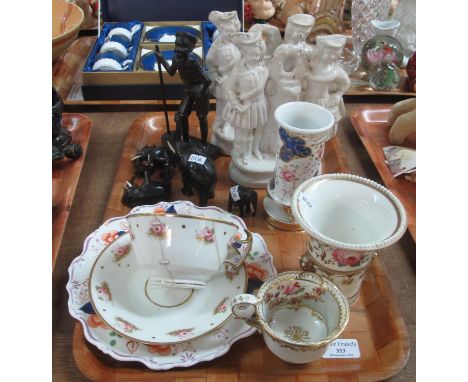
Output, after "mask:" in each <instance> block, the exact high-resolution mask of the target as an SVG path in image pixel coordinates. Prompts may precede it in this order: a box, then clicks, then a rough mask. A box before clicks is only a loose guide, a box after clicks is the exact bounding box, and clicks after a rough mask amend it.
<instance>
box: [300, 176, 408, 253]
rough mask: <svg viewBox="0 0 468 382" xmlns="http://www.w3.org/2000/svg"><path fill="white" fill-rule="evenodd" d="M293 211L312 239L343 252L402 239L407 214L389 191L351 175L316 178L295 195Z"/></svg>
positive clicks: (306, 182) (361, 249) (374, 248)
mask: <svg viewBox="0 0 468 382" xmlns="http://www.w3.org/2000/svg"><path fill="white" fill-rule="evenodd" d="M291 210H292V213H293V215H294V218H295V219H296V221H297V222H298V223H299V224H300V225H301V227H302V228H303V229H304V230H306V231H307V233H308V234H309V235H311V236H312V237H313V238H315V239H317V240H320V242H322V243H325V244H327V245H330V246H334V247H338V248H341V249H343V250H354V251H372V250H377V249H381V248H384V247H387V246H389V245H391V244H393V243H395V242H396V241H397V240H399V239H400V238H401V236H403V234H404V233H405V230H406V213H405V210H404V208H403V205H402V204H401V202H400V201H399V200H398V199H397V197H396V196H395V195H393V194H392V193H391V192H390V191H389V190H387V189H386V188H385V187H383V186H381V185H380V184H378V183H376V182H373V181H372V180H369V179H366V178H362V177H359V176H356V175H351V174H327V175H321V176H316V177H314V178H312V179H309V180H307V181H305V182H304V183H302V184H301V185H300V186H299V187H298V188H297V189H296V191H295V192H294V195H293V198H292V203H291Z"/></svg>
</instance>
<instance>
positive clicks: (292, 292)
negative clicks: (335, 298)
mask: <svg viewBox="0 0 468 382" xmlns="http://www.w3.org/2000/svg"><path fill="white" fill-rule="evenodd" d="M325 292H326V289H324V288H321V287H318V286H317V287H314V288H312V290H310V289H309V290H306V288H304V287H303V286H302V285H301V283H300V282H299V281H292V282H290V283H289V284H280V285H278V286H277V287H276V291H269V292H267V293H266V294H265V303H266V304H268V308H269V309H273V308H274V307H276V306H278V305H281V304H282V303H284V302H286V303H287V304H288V305H292V306H293V309H294V306H295V307H298V306H299V305H301V304H302V303H303V302H304V301H307V300H314V301H321V302H323V299H322V298H321V296H322V295H323V294H324V293H325Z"/></svg>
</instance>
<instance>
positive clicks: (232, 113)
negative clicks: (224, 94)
mask: <svg viewBox="0 0 468 382" xmlns="http://www.w3.org/2000/svg"><path fill="white" fill-rule="evenodd" d="M232 41H233V42H234V43H235V44H236V46H237V47H238V48H239V50H240V52H241V60H240V62H239V63H238V65H237V66H236V68H235V69H234V71H233V73H232V75H231V76H230V81H228V83H227V91H228V102H227V105H226V107H225V109H224V113H223V115H224V118H225V119H226V120H227V121H229V122H230V123H231V125H232V126H234V131H235V138H234V146H233V150H232V153H231V156H232V160H233V161H234V162H236V164H237V165H238V166H239V167H244V166H248V165H249V164H251V162H252V160H253V159H254V158H256V159H259V160H261V159H263V155H262V153H261V151H260V142H261V139H262V137H263V132H264V127H265V124H266V122H267V105H266V100H265V84H266V81H267V79H268V68H266V67H265V66H264V65H263V56H264V54H265V43H264V42H263V40H262V39H261V33H260V32H258V31H257V32H247V33H245V32H239V33H235V34H233V35H232ZM253 157H254V158H253Z"/></svg>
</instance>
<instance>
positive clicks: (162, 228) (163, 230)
mask: <svg viewBox="0 0 468 382" xmlns="http://www.w3.org/2000/svg"><path fill="white" fill-rule="evenodd" d="M168 232H169V230H168V228H167V226H166V225H165V224H164V223H161V222H160V221H157V220H155V221H153V222H152V223H151V227H150V229H149V231H148V235H150V236H153V237H155V238H158V239H163V238H165V237H167V234H168Z"/></svg>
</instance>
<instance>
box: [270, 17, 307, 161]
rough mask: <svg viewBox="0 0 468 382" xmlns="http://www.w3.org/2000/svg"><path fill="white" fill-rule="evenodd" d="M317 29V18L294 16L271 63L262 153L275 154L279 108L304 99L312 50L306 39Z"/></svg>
mask: <svg viewBox="0 0 468 382" xmlns="http://www.w3.org/2000/svg"><path fill="white" fill-rule="evenodd" d="M313 26H314V18H313V16H311V15H307V14H297V15H294V16H291V17H290V18H289V20H288V24H287V25H286V29H285V32H284V42H283V43H282V44H280V45H279V46H278V47H277V48H276V49H275V51H274V52H273V56H272V58H271V62H270V66H269V69H270V76H269V79H268V82H267V86H266V96H267V103H268V123H267V127H266V134H265V139H264V140H263V141H262V146H261V148H262V150H263V151H264V152H266V153H268V154H269V155H271V156H274V155H275V153H276V145H277V142H278V139H279V138H278V124H277V123H276V120H275V117H274V114H275V110H276V108H277V107H278V106H280V105H282V104H283V103H286V102H292V101H298V100H299V98H300V96H301V90H302V81H303V79H304V76H305V73H306V69H307V62H308V58H309V57H310V56H311V54H312V47H311V46H310V45H308V44H307V43H306V42H305V40H306V38H307V36H308V35H309V33H310V31H311V30H312V28H313Z"/></svg>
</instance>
